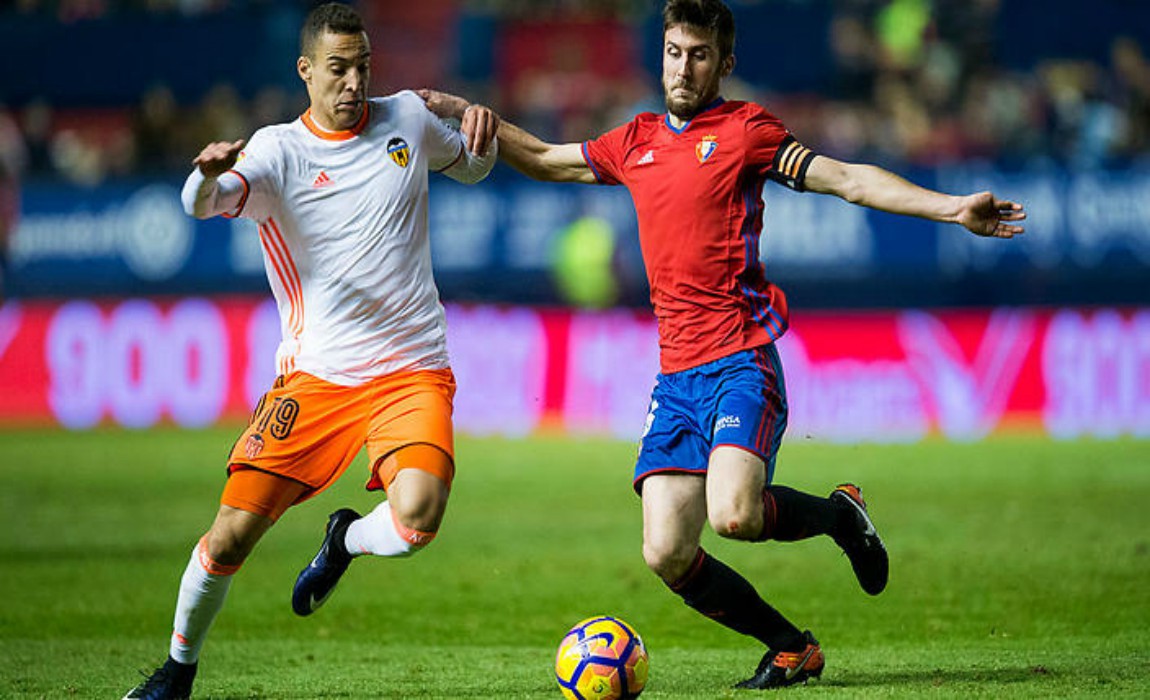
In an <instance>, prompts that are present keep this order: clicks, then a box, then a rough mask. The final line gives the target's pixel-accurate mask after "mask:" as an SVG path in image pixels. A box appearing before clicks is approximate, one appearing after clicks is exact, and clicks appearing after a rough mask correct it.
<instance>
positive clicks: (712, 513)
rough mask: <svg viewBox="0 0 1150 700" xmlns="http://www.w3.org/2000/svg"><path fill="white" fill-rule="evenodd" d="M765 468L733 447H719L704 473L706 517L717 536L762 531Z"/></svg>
mask: <svg viewBox="0 0 1150 700" xmlns="http://www.w3.org/2000/svg"><path fill="white" fill-rule="evenodd" d="M766 485H767V469H766V464H765V463H764V462H763V460H762V459H760V458H759V457H758V456H757V455H755V454H752V453H751V452H748V451H746V450H744V449H740V448H737V447H727V446H720V447H716V448H715V450H714V452H712V453H711V462H710V467H709V468H708V469H707V517H708V519H709V520H710V522H711V525H712V527H713V528H714V529H715V530H716V531H717V532H720V533H721V534H725V535H727V536H737V535H740V534H742V535H746V534H752V535H753V534H758V533H759V532H760V531H761V530H762V517H763V489H765V488H766Z"/></svg>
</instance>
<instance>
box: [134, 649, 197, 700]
mask: <svg viewBox="0 0 1150 700" xmlns="http://www.w3.org/2000/svg"><path fill="white" fill-rule="evenodd" d="M195 679H196V664H182V663H180V662H178V661H176V660H175V659H173V658H172V657H170V656H169V657H168V660H167V661H165V662H164V665H163V666H161V667H159V668H157V669H156V670H155V671H153V672H152V675H150V676H148V678H147V680H145V681H144V682H143V683H141V684H139V685H138V686H136V687H135V688H132V689H131V690H129V691H128V694H127V695H125V696H124V697H123V700H187V698H190V697H192V681H194V680H195Z"/></svg>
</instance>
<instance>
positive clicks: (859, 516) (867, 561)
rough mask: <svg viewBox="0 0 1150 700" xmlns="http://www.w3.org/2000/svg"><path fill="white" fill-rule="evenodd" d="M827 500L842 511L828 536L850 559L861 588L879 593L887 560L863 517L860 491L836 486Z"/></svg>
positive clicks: (851, 486) (879, 540) (883, 585)
mask: <svg viewBox="0 0 1150 700" xmlns="http://www.w3.org/2000/svg"><path fill="white" fill-rule="evenodd" d="M830 498H831V500H832V501H835V502H836V503H838V504H839V505H840V507H841V508H843V509H844V511H845V513H844V519H842V520H840V523H839V526H838V527H836V528H835V532H833V533H832V537H834V540H835V542H836V543H837V544H838V546H839V547H841V548H842V550H843V552H845V553H846V555H847V558H848V559H850V560H851V568H853V569H854V572H855V578H857V579H858V581H859V585H860V586H862V589H863V590H864V591H866V592H867V593H869V594H871V595H878V594H879V593H882V591H883V589H884V588H886V582H887V578H889V576H890V561H889V560H888V558H887V554H886V547H885V546H884V545H883V543H882V538H881V537H879V535H878V530H876V529H875V527H874V523H873V522H871V519H870V515H868V514H867V510H866V501H864V500H863V497H862V491H860V490H859V487H857V486H855V485H854V484H839V485H838V486H836V487H835V490H834V491H832V492H831V495H830Z"/></svg>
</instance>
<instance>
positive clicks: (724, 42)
mask: <svg viewBox="0 0 1150 700" xmlns="http://www.w3.org/2000/svg"><path fill="white" fill-rule="evenodd" d="M677 24H685V25H687V26H689V27H694V28H696V29H702V30H704V31H708V32H714V34H715V43H716V44H718V47H719V55H720V58H726V57H727V56H730V55H731V54H733V53H734V52H735V16H734V15H733V14H731V8H729V7H727V5H726V4H725V3H724V2H723V0H667V4H666V5H664V6H663V32H664V33H666V31H667V30H668V29H670V28H671V27H673V26H675V25H677Z"/></svg>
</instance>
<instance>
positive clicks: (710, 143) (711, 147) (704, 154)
mask: <svg viewBox="0 0 1150 700" xmlns="http://www.w3.org/2000/svg"><path fill="white" fill-rule="evenodd" d="M718 138H719V137H717V136H715V135H714V134H708V135H707V136H704V137H703V140H702V141H700V142H698V143H697V144H695V157H696V158H698V159H699V162H700V163H706V162H707V159H708V158H710V157H711V156H712V155H714V153H715V151H716V150H718V148H719V141H718Z"/></svg>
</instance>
